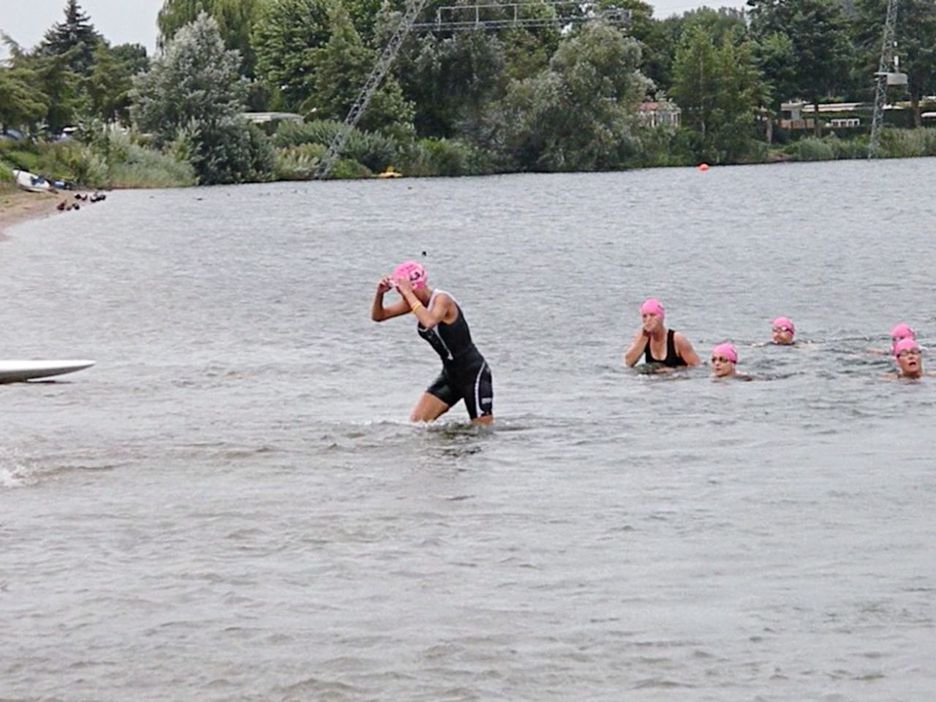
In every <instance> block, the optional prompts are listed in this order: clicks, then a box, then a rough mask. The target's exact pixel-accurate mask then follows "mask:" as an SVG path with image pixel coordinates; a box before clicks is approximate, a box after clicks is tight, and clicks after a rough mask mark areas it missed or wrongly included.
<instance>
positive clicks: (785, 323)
mask: <svg viewBox="0 0 936 702" xmlns="http://www.w3.org/2000/svg"><path fill="white" fill-rule="evenodd" d="M771 324H772V325H773V326H775V327H779V328H780V329H786V330H787V331H788V332H790V333H791V334H795V333H796V327H794V326H793V320H792V319H790V318H789V317H777V318H776V319H775V320H774V321H772V322H771Z"/></svg>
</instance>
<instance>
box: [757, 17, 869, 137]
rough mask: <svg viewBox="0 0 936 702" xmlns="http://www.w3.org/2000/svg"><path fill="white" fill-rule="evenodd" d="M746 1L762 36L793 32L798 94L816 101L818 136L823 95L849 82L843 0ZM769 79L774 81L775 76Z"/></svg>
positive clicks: (848, 40)
mask: <svg viewBox="0 0 936 702" xmlns="http://www.w3.org/2000/svg"><path fill="white" fill-rule="evenodd" d="M747 4H748V6H749V7H750V8H751V11H750V15H751V30H752V32H753V33H754V36H755V37H756V38H757V39H763V38H765V37H768V36H770V35H776V34H785V35H786V36H787V37H788V38H789V41H790V44H791V50H792V61H793V65H792V74H793V84H794V85H795V86H796V90H797V93H798V95H799V96H802V97H805V98H808V99H809V101H810V102H811V103H812V104H813V109H814V115H815V117H816V119H815V125H816V136H821V134H822V124H821V122H820V120H819V101H820V100H822V99H823V98H825V97H827V96H830V95H833V94H835V92H836V91H837V90H840V89H842V88H845V87H846V86H847V85H848V82H849V71H850V68H851V66H852V63H853V58H854V51H853V47H852V42H851V36H850V33H849V23H848V18H847V17H846V15H845V11H844V9H843V7H842V3H841V1H840V0H748V3H747ZM767 79H768V80H769V81H770V82H774V79H775V76H767ZM788 97H793V96H792V95H790V96H788Z"/></svg>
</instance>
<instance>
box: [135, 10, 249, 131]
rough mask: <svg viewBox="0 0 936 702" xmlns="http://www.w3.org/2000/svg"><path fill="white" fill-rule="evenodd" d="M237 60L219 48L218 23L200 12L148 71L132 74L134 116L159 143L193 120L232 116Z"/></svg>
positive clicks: (240, 83)
mask: <svg viewBox="0 0 936 702" xmlns="http://www.w3.org/2000/svg"><path fill="white" fill-rule="evenodd" d="M239 63H240V56H239V55H238V54H237V52H236V51H231V50H228V49H225V48H224V42H223V41H222V39H221V34H220V33H219V31H218V24H217V22H215V20H214V19H212V18H211V17H209V16H208V15H207V14H205V13H202V14H201V15H199V16H198V19H196V20H195V21H194V22H192V23H191V24H189V25H187V26H186V27H183V28H182V29H180V30H179V32H178V33H177V34H176V36H175V38H174V39H173V40H172V41H171V42H169V45H168V46H167V47H166V50H165V53H164V54H163V56H161V57H160V58H157V59H156V60H155V61H154V62H153V65H152V67H151V68H150V70H149V72H148V73H145V74H143V75H141V76H137V77H136V78H135V80H134V88H133V90H132V92H131V100H132V106H131V110H130V113H131V116H132V118H133V121H134V122H135V123H136V125H137V126H138V127H139V128H140V129H141V130H142V131H145V132H149V133H151V134H152V135H153V137H154V138H155V140H156V143H157V145H159V146H163V145H165V144H167V143H169V142H170V141H172V140H173V139H175V137H176V133H177V132H178V130H179V129H181V128H182V127H187V126H188V125H189V123H190V122H191V121H192V120H195V121H196V122H204V123H209V124H210V123H221V122H224V121H227V120H231V119H234V118H236V117H237V116H238V114H239V113H240V112H241V110H242V107H243V99H244V94H245V86H244V80H243V79H242V78H241V77H240V76H239V74H238V70H237V68H238V65H239Z"/></svg>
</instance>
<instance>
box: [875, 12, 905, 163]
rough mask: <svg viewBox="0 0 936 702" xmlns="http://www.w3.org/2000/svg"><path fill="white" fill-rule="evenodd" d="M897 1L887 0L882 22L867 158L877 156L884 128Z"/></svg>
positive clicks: (892, 67)
mask: <svg viewBox="0 0 936 702" xmlns="http://www.w3.org/2000/svg"><path fill="white" fill-rule="evenodd" d="M898 3H899V0H888V2H887V18H886V19H885V21H884V40H883V42H882V44H881V61H880V63H878V70H877V73H875V74H874V77H875V78H877V86H876V87H875V91H874V115H873V116H872V118H871V141H870V143H869V144H868V158H874V157H875V156H877V151H878V146H879V145H880V140H881V128H882V127H883V126H884V104H885V103H886V102H887V86H888V84H889V82H890V80H889V78H890V76H892V75H896V74H895V73H894V72H893V71H894V45H895V44H896V32H897V5H898Z"/></svg>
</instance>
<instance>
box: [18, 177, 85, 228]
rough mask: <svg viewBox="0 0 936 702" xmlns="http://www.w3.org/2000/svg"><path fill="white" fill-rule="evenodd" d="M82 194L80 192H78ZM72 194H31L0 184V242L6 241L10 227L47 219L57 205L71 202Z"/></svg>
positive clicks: (54, 211)
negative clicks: (32, 220)
mask: <svg viewBox="0 0 936 702" xmlns="http://www.w3.org/2000/svg"><path fill="white" fill-rule="evenodd" d="M78 192H82V191H78ZM73 198H74V193H73V192H72V191H67V193H66V194H64V198H63V193H62V192H58V193H31V192H27V191H26V190H21V189H20V188H18V187H16V186H15V185H13V184H11V183H0V241H5V240H8V239H9V238H10V237H9V236H8V235H7V231H8V230H9V229H10V227H13V226H15V225H17V224H22V223H23V222H26V221H28V220H31V219H40V218H43V217H48V216H49V215H51V214H55V213H57V212H58V209H57V208H58V205H59V203H60V202H62V200H63V199H65V200H69V201H70V200H72V199H73Z"/></svg>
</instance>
